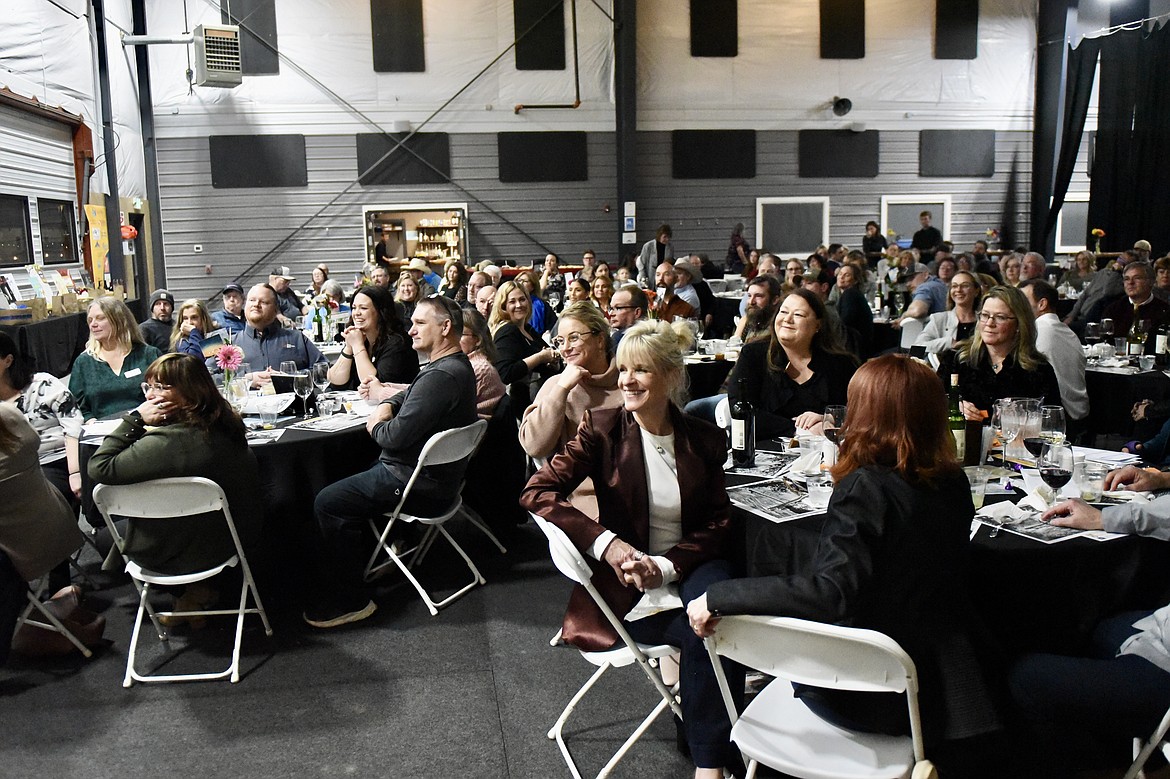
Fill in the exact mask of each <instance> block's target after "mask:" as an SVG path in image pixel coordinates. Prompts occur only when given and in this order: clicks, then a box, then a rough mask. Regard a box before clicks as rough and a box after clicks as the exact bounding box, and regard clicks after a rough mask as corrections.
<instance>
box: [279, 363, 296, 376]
mask: <svg viewBox="0 0 1170 779" xmlns="http://www.w3.org/2000/svg"><path fill="white" fill-rule="evenodd" d="M280 372H281V373H283V374H284V375H286V376H296V375H297V363H296V360H285V361H284V362H282V363H281V364H280Z"/></svg>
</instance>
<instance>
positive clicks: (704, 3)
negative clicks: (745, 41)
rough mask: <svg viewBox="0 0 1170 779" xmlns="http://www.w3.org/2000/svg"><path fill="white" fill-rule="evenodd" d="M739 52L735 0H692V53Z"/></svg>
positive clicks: (708, 55)
mask: <svg viewBox="0 0 1170 779" xmlns="http://www.w3.org/2000/svg"><path fill="white" fill-rule="evenodd" d="M738 54H739V10H738V0H691V56H692V57H734V56H736V55H738Z"/></svg>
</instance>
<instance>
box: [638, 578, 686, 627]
mask: <svg viewBox="0 0 1170 779" xmlns="http://www.w3.org/2000/svg"><path fill="white" fill-rule="evenodd" d="M682 607H683V602H682V598H680V597H679V596H678V587H677V586H676V585H674V584H668V585H666V586H665V587H659V588H658V589H656V590H646V591H645V592H644V593H642V599H641V600H639V601H638V602H637V603H635V604H634V608H632V609H630V613H628V614H626V616H625V619H627V620H629V621H630V622H635V621H637V620H639V619H644V618H645V617H650V616H653V615H655V614H657V613H658V612H660V611H670V610H671V609H681V608H682Z"/></svg>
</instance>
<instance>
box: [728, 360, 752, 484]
mask: <svg viewBox="0 0 1170 779" xmlns="http://www.w3.org/2000/svg"><path fill="white" fill-rule="evenodd" d="M746 391H747V381H746V380H745V379H743V378H740V380H739V397H737V398H736V399H735V402H733V403H732V404H731V462H732V463H733V464H734V465H736V466H748V467H750V466H752V465H755V464H756V410H755V409H754V408H753V407H752V404H751V401H749V400H748V399H747V398H746V397H745V393H746Z"/></svg>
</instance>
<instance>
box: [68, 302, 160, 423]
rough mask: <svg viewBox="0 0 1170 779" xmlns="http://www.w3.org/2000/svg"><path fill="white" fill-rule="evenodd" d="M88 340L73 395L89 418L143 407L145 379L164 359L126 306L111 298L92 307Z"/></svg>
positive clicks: (72, 381) (73, 375) (72, 382)
mask: <svg viewBox="0 0 1170 779" xmlns="http://www.w3.org/2000/svg"><path fill="white" fill-rule="evenodd" d="M86 320H87V321H88V322H89V340H88V341H86V343H85V351H84V352H82V353H81V354H79V355H77V359H76V360H74V361H73V370H72V371H71V372H70V374H69V391H70V392H71V393H73V399H74V400H76V401H77V406H78V408H80V409H81V413H82V414H83V415H84V416H85V418H86V419H102V418H104V417H108V416H111V415H113V414H117V413H118V412H120V411H129V410H130V409H132V408H134V407H135V406H137V405H138V404H139V403H140V402H141V398H142V391H141V389H139V385H141V384H142V380H143V378H144V376H143V374H144V373H145V372H146V369H147V368H148V367H150V364H151V363H152V362H154V361H155V359H157V358H158V356H159V351H158V349H156V348H154V347H153V346H151V345H149V344H147V343H144V342H143V340H142V334H141V333H139V332H138V325H136V324H135V323H134V316H133V315H132V314H131V313H130V309H128V308H126V304H125V303H123V302H122V301H120V300H118V299H116V298H112V297H110V296H108V295H107V296H104V297H100V298H98V299H97V300H95V301H94V302H92V303H90V304H89V311H88V313H87V314H86Z"/></svg>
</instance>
